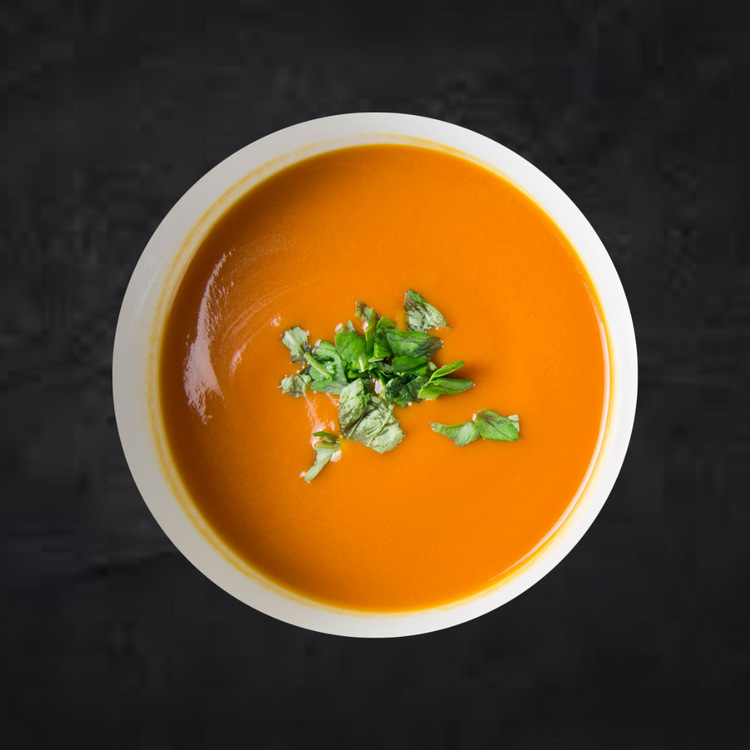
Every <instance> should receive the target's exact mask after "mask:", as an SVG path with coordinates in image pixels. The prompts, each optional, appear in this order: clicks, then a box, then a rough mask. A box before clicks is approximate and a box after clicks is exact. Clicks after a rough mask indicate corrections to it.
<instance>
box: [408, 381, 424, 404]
mask: <svg viewBox="0 0 750 750" xmlns="http://www.w3.org/2000/svg"><path fill="white" fill-rule="evenodd" d="M428 380H429V378H428V377H427V375H420V376H418V377H416V378H414V379H413V380H410V381H409V382H408V383H407V384H406V385H407V387H408V388H409V393H410V394H411V399H410V400H411V402H412V403H414V404H418V403H419V402H420V401H421V400H422V399H421V398H419V392H420V391H421V390H422V388H424V386H425V385H426V384H427V381H428Z"/></svg>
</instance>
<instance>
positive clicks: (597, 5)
mask: <svg viewBox="0 0 750 750" xmlns="http://www.w3.org/2000/svg"><path fill="white" fill-rule="evenodd" d="M742 5H743V4H742V3H737V4H736V7H737V9H738V11H737V12H733V11H732V6H731V5H729V4H724V3H720V2H706V3H703V4H701V5H699V6H696V9H693V8H691V6H690V5H687V4H685V3H681V2H673V3H662V2H644V3H628V2H577V3H574V2H546V3H543V2H525V3H515V4H512V5H511V4H506V3H491V4H487V5H486V7H474V8H472V9H471V11H468V10H465V9H462V8H463V6H459V5H457V4H435V3H429V4H428V3H416V2H414V3H407V2H406V0H404V2H402V3H401V4H400V5H384V4H368V5H366V6H363V7H356V6H355V5H354V4H339V5H335V4H332V3H321V2H317V3H314V2H309V3H306V4H304V5H300V6H293V5H290V4H289V3H272V2H247V3H239V4H237V3H234V4H232V5H226V6H225V5H223V4H219V3H217V4H214V5H213V6H212V9H211V10H210V11H209V10H205V9H204V10H195V9H194V6H192V5H185V4H181V3H175V4H174V5H172V4H160V3H156V2H152V3H135V2H123V3H118V4H108V5H107V4H102V3H93V2H88V3H75V4H74V3H65V2H46V1H42V0H34V1H33V2H25V3H12V4H10V5H8V4H3V6H2V9H0V19H1V24H2V28H3V37H2V42H1V43H0V86H1V91H2V115H3V119H2V132H0V149H2V182H1V183H0V188H1V189H2V205H1V210H2V214H1V215H0V218H1V222H0V232H1V235H0V239H1V241H2V254H1V255H0V260H1V262H2V276H0V284H1V285H2V286H1V291H2V294H1V295H0V311H1V312H2V330H1V332H0V336H1V338H0V347H1V351H2V359H1V363H2V366H1V368H0V378H1V379H0V405H1V409H2V412H1V414H2V422H0V425H1V435H2V451H1V452H0V461H2V468H1V469H0V471H1V475H0V476H1V479H2V484H1V486H2V507H3V511H4V514H5V515H6V516H7V519H8V528H9V541H8V544H9V557H8V561H9V565H8V601H7V607H6V608H5V612H6V620H7V628H8V638H7V641H6V656H7V672H6V674H7V679H8V687H9V693H8V697H7V699H6V711H7V714H8V717H9V723H8V727H9V732H10V735H9V746H10V747H12V748H17V747H64V746H69V745H72V743H73V742H74V740H75V742H76V743H77V746H78V747H110V746H111V747H134V748H135V747H143V748H152V747H153V748H157V747H180V748H181V747H199V746H202V747H211V748H224V747H240V746H242V747H269V748H287V747H307V746H308V745H309V744H311V742H312V739H313V737H316V736H319V737H323V738H325V739H327V740H328V741H329V743H330V744H338V743H341V744H342V745H343V746H345V747H353V748H356V747H360V746H372V747H390V746H392V745H396V746H399V745H403V746H406V747H423V746H424V747H431V748H432V747H434V748H448V747H470V748H475V747H550V748H558V747H594V748H597V747H616V748H628V747H648V748H661V747H670V748H671V747H674V748H693V747H707V748H734V747H747V746H748V743H750V723H749V722H748V719H747V718H746V715H745V714H746V713H747V707H748V704H750V650H749V649H748V645H747V641H748V636H749V635H750V617H748V602H747V597H748V588H749V587H748V582H749V568H750V566H749V562H750V545H749V534H748V532H749V531H750V482H749V481H748V478H749V477H748V474H749V472H748V461H749V459H750V450H749V449H750V427H749V423H750V409H749V408H748V388H749V386H748V382H750V356H749V354H748V344H750V295H749V290H750V264H749V261H748V257H749V255H750V254H748V252H747V241H748V232H747V228H748V221H747V213H748V209H747V192H746V188H747V179H746V173H747V169H748V167H749V166H750V159H748V145H747V144H748V140H747V139H748V132H750V127H749V126H750V117H749V116H748V104H747V99H748V84H747V80H746V78H745V77H744V75H746V66H747V63H748V54H747V52H746V49H747V45H748V41H749V40H748V33H747V26H745V25H744V24H743V23H742V20H741V18H742V14H741V12H740V10H739V9H741V7H742ZM369 110H381V111H397V112H409V113H415V114H421V115H427V116H432V117H437V118H440V119H444V120H447V121H449V122H454V123H458V124H461V125H464V126H466V127H469V128H471V129H474V130H476V131H478V132H480V133H482V134H484V135H486V136H489V137H490V138H493V139H496V140H497V141H499V142H501V143H503V144H505V145H507V146H509V147H510V148H512V149H514V150H515V151H517V152H518V153H520V154H521V155H523V156H525V157H526V158H527V159H529V160H530V161H531V162H532V163H534V164H535V165H536V166H538V167H539V168H541V169H542V170H543V171H544V172H545V173H546V174H548V175H549V176H550V177H551V178H552V179H553V180H554V181H555V182H557V183H558V184H559V185H560V186H561V187H562V188H563V189H564V190H565V191H566V192H567V193H568V194H569V195H570V196H571V198H572V199H573V200H574V201H575V203H576V204H577V205H578V206H579V207H580V208H581V209H582V211H583V212H584V214H586V216H587V217H588V218H589V220H590V221H591V223H592V224H593V226H594V228H595V229H596V230H597V232H598V233H599V234H600V236H601V238H602V239H603V241H604V244H605V245H606V247H607V248H608V250H609V252H610V254H611V256H612V259H613V261H614V263H615V265H616V267H617V270H618V272H619V274H620V276H621V279H622V282H623V284H624V287H625V290H626V292H627V294H628V297H629V300H630V303H631V306H632V313H633V318H634V322H635V328H636V335H637V339H638V346H639V357H640V394H639V406H638V415H637V419H636V425H635V430H634V434H633V438H632V442H631V446H630V450H629V453H628V456H627V459H626V461H625V465H624V467H623V470H622V473H621V476H620V479H619V481H618V483H617V485H616V487H615V489H614V491H613V493H612V495H611V497H610V499H609V501H608V502H607V504H606V506H605V508H604V510H603V511H602V513H601V515H600V516H599V518H598V520H597V521H596V522H595V524H594V526H593V527H592V528H591V530H590V531H589V533H588V534H587V535H586V536H585V538H584V539H583V540H582V541H581V542H580V544H579V545H578V546H577V547H576V548H575V550H574V551H573V552H572V553H571V554H570V555H569V556H568V557H567V558H566V559H565V561H564V562H563V563H562V564H560V565H559V566H558V567H557V568H556V569H555V570H554V571H553V572H552V573H550V574H549V575H548V576H547V577H546V578H544V579H543V580H542V581H541V582H540V583H538V584H537V585H536V586H534V587H533V588H532V589H531V590H529V591H528V592H527V593H525V594H524V595H522V596H521V597H520V598H518V599H516V600H514V601H513V602H512V603H510V604H508V605H507V606H504V607H502V608H501V609H500V610H497V611H495V612H493V613H491V614H488V615H486V616H484V617H482V618H480V619H478V620H475V621H473V622H470V623H468V624H465V625H462V626H460V627H456V628H453V629H450V630H447V631H443V632H439V633H434V634H430V635H425V636H419V637H413V638H405V639H396V640H384V641H378V640H371V641H359V640H353V639H345V638H338V637H333V636H325V635H320V634H315V633H311V632H306V631H303V630H300V629H297V628H295V627H292V626H288V625H285V624H282V623H279V622H276V621H274V620H271V619H270V618H268V617H266V616H264V615H261V614H259V613H256V612H255V611H253V610H252V609H250V608H248V607H246V606H244V605H242V604H240V603H239V602H237V601H235V600H234V599H232V598H231V597H230V596H229V595H227V594H225V593H224V592H223V591H221V590H220V589H218V588H217V587H216V586H215V585H214V584H212V583H210V582H209V581H208V580H207V579H206V578H204V577H203V576H202V575H201V574H200V573H199V572H198V571H197V570H195V569H194V568H193V567H192V566H191V565H190V564H189V563H188V562H187V561H186V560H184V559H183V558H182V557H181V555H180V554H179V553H177V552H176V550H175V549H174V548H173V546H172V545H171V544H170V542H169V541H168V540H167V539H166V537H165V536H164V534H163V533H162V532H161V530H160V529H159V527H158V526H157V525H156V523H155V521H154V520H153V518H152V517H151V515H150V514H149V512H148V510H147V508H146V506H145V504H144V503H143V502H142V500H141V498H140V496H139V494H138V492H137V490H136V488H135V486H134V484H133V481H132V479H131V477H130V474H129V471H128V468H127V466H126V463H125V459H124V457H123V454H122V450H121V448H120V443H119V439H118V436H117V430H116V426H115V420H114V414H113V407H112V396H111V352H112V344H113V337H114V330H115V324H116V320H117V315H118V312H119V307H120V303H121V301H122V297H123V294H124V292H125V288H126V285H127V282H128V279H129V277H130V274H131V272H132V270H133V268H134V266H135V264H136V262H137V260H138V257H139V255H140V253H141V251H142V249H143V247H144V246H145V244H146V242H147V240H148V238H149V237H150V236H151V234H152V232H153V231H154V230H155V228H156V226H157V225H158V223H159V221H160V220H161V219H162V218H163V216H164V215H165V214H166V213H167V212H168V210H169V209H170V208H171V207H172V205H173V204H174V203H175V202H176V201H177V200H178V199H179V197H180V196H181V195H182V194H183V193H184V192H185V191H186V190H187V189H188V188H189V187H190V186H191V185H192V184H193V183H194V182H195V181H196V180H197V179H198V178H200V177H201V176H202V175H203V174H204V173H205V172H206V171H208V170H209V169H210V168H211V167H213V166H214V165H215V164H217V163H218V162H219V161H221V160H222V159H224V158H225V157H226V156H228V155H230V154H231V153H233V152H234V151H236V150H237V149H239V148H240V147H242V146H244V145H246V144H247V143H249V142H251V141H253V140H255V139H256V138H258V137H260V136H263V135H265V134H267V133H270V132H272V131H274V130H277V129H279V128H282V127H285V126H287V125H291V124H294V123H296V122H299V121H302V120H307V119H310V118H314V117H318V116H322V115H329V114H335V113H340V112H350V111H369ZM407 720H408V723H405V722H406V721H407ZM241 735H244V737H245V744H243V745H240V744H237V743H235V739H236V738H237V737H239V736H241ZM0 742H1V740H0Z"/></svg>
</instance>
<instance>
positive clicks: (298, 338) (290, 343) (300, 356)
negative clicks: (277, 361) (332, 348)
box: [281, 326, 310, 363]
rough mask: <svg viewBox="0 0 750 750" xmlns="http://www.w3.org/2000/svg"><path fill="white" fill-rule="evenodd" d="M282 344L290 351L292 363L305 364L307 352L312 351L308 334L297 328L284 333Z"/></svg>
mask: <svg viewBox="0 0 750 750" xmlns="http://www.w3.org/2000/svg"><path fill="white" fill-rule="evenodd" d="M281 343H282V344H284V346H285V347H286V348H287V349H289V354H290V355H291V358H292V362H297V363H300V362H304V361H305V352H309V351H310V343H309V342H308V340H307V334H306V333H305V332H304V331H303V330H302V329H301V328H298V327H297V326H295V327H294V328H290V329H289V330H288V331H284V335H283V336H282V337H281Z"/></svg>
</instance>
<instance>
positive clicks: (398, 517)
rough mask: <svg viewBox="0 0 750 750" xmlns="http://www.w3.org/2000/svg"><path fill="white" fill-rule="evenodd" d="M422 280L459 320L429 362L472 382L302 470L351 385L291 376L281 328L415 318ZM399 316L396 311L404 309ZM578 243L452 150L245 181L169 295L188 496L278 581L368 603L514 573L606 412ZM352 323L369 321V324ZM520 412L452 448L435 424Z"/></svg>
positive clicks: (579, 471)
mask: <svg viewBox="0 0 750 750" xmlns="http://www.w3.org/2000/svg"><path fill="white" fill-rule="evenodd" d="M409 288H411V289H414V290H416V291H417V292H419V293H420V294H421V295H422V296H423V297H424V298H425V299H426V300H427V301H428V302H430V303H431V304H433V305H434V306H435V307H437V308H438V309H439V310H440V312H441V313H442V314H443V315H444V316H445V318H446V319H447V321H448V322H449V324H450V325H451V328H450V329H439V330H437V331H431V333H433V334H435V335H437V336H439V337H440V338H441V339H442V340H443V343H444V347H443V348H442V349H440V351H438V352H437V354H436V355H435V356H434V357H433V361H434V362H436V363H437V364H438V365H444V364H447V363H450V362H452V361H454V360H464V361H465V362H466V365H465V367H464V368H463V369H462V370H460V371H459V372H457V373H456V376H457V377H463V378H471V379H472V380H473V381H475V383H476V386H475V387H473V388H471V389H470V390H468V391H466V392H465V393H460V394H457V395H450V396H442V397H440V398H437V399H435V400H430V401H423V402H422V403H419V404H414V405H412V406H409V407H406V408H401V407H398V406H397V407H395V409H394V415H395V416H396V417H397V418H398V420H399V422H400V424H401V428H402V429H403V431H404V432H405V437H404V439H403V440H402V441H401V443H400V444H399V445H398V446H397V447H396V448H395V449H394V450H391V451H389V452H387V453H384V454H382V455H380V454H378V453H376V452H375V451H373V450H370V449H369V448H367V447H365V446H364V445H361V444H359V443H355V442H351V441H342V445H341V452H340V455H339V456H338V460H336V461H332V462H330V463H329V464H328V465H327V466H326V467H325V468H324V469H323V470H322V471H321V473H320V474H319V475H318V476H317V477H316V478H315V479H314V480H313V481H311V482H309V483H307V482H305V481H304V480H303V478H302V475H303V474H304V472H305V471H307V470H308V469H309V468H310V467H311V466H312V464H313V461H314V458H315V452H314V450H313V447H312V445H313V443H314V442H316V441H317V438H313V437H311V435H312V433H313V432H315V431H318V430H326V431H328V432H331V433H335V434H340V433H339V429H338V427H339V425H338V421H337V403H338V397H337V396H335V395H329V394H325V393H317V392H313V391H311V390H309V389H308V390H307V392H306V393H305V394H304V395H303V396H301V397H300V398H292V397H291V396H289V395H286V394H284V393H282V391H281V389H280V387H279V383H280V381H281V379H282V378H283V377H285V376H289V375H292V374H294V373H295V372H297V371H298V370H299V369H300V366H299V365H294V364H291V363H290V357H289V351H288V350H287V348H286V347H285V346H284V345H283V344H282V341H281V337H282V334H283V333H284V331H286V330H287V329H289V328H291V327H293V326H299V327H301V328H302V329H304V330H306V331H307V332H308V333H309V340H310V342H311V343H313V344H314V343H315V342H316V341H318V340H320V339H325V340H328V341H331V342H333V334H334V328H335V326H336V325H337V324H339V323H345V322H346V321H348V320H352V321H353V322H355V324H356V326H357V327H358V329H360V323H359V321H358V320H357V319H356V318H355V317H354V307H355V301H356V300H361V301H362V302H364V303H366V304H367V305H369V306H370V307H371V308H373V309H374V310H375V311H377V312H378V313H379V314H380V315H382V316H387V317H389V318H391V319H393V320H395V321H397V322H398V323H399V325H400V327H402V328H403V327H404V326H403V313H402V312H401V311H402V310H403V306H404V293H405V292H406V290H407V289H409ZM399 316H400V317H399ZM600 321H601V316H600V310H599V305H598V302H597V300H596V295H595V293H594V290H593V288H592V285H591V282H590V280H589V278H588V275H587V274H586V272H585V270H584V268H583V267H582V265H581V263H580V260H579V259H578V256H577V255H576V253H575V251H574V250H573V248H572V247H571V246H570V244H569V242H568V241H567V239H566V238H565V236H563V234H562V232H561V231H560V230H559V229H558V227H557V226H556V225H555V224H554V223H553V222H552V221H551V219H550V218H549V217H548V216H547V215H546V214H545V213H544V212H543V211H542V209H541V208H540V207H539V206H538V205H537V204H536V203H535V202H534V201H532V200H531V199H530V198H528V197H527V196H526V195H525V194H524V193H522V192H521V191H520V190H519V189H517V188H516V187H514V186H513V185H512V184H511V183H509V182H508V181H506V180H505V179H503V178H502V177H500V176H498V175H497V174H495V173H493V172H491V171H490V170H488V169H485V168H483V167H481V166H478V165H477V164H475V163H473V162H471V161H469V160H467V159H464V158H461V157H459V156H455V155H452V154H448V153H445V152H442V151H439V150H434V149H430V148H422V147H418V146H407V145H371V146H360V147H351V148H344V149H341V150H337V151H332V152H328V153H325V154H322V155H319V156H315V157H312V158H309V159H307V160H304V161H301V162H298V163H296V164H294V165H292V166H289V167H287V168H285V169H283V170H281V171H280V172H278V173H276V174H275V175H273V176H271V177H270V178H268V179H266V180H264V181H262V182H261V183H260V184H258V185H257V186H255V187H254V188H252V189H251V190H249V191H248V192H247V193H246V194H245V195H244V196H243V197H242V198H240V199H239V200H238V201H237V202H236V203H234V204H233V205H232V206H231V207H230V208H229V209H228V210H227V211H225V212H224V213H223V214H222V215H221V217H220V218H219V219H218V220H217V221H216V222H215V223H214V224H213V225H212V227H211V228H210V229H209V230H208V232H207V234H206V236H205V237H204V239H203V240H202V241H201V243H200V245H199V247H198V249H197V251H196V252H195V255H194V257H193V258H192V260H191V261H190V263H189V265H188V267H187V270H186V271H185V273H184V276H183V278H182V280H181V281H180V284H179V286H178V289H177V291H176V293H175V296H174V299H173V301H172V306H171V310H170V313H169V316H168V319H167V323H166V328H165V331H164V337H163V343H162V349H161V359H160V384H159V387H160V399H161V410H162V416H163V420H164V425H165V429H166V433H167V437H168V443H169V450H170V453H171V456H172V458H173V461H174V463H175V465H176V467H177V469H178V471H179V474H180V476H181V478H182V481H183V483H184V485H185V487H186V489H187V491H188V493H189V495H190V496H191V498H192V501H193V502H194V504H195V506H196V507H197V509H198V510H199V512H200V513H201V515H202V516H203V517H204V518H205V520H206V522H207V523H208V524H209V526H210V527H211V528H212V529H213V530H214V531H215V532H216V534H217V535H218V537H219V538H220V539H222V540H223V541H224V542H225V544H226V545H227V546H228V547H229V548H230V549H231V550H233V551H234V552H235V553H236V554H237V555H238V556H239V557H240V558H241V559H243V560H244V561H246V562H247V563H248V564H249V565H250V566H251V567H252V568H253V569H255V570H257V571H258V572H260V573H261V574H262V575H263V576H265V577H266V578H268V579H270V580H272V581H274V582H276V583H277V584H279V585H281V586H282V587H283V588H285V589H287V590H289V591H291V592H295V593H297V594H300V595H302V596H304V597H306V598H308V599H312V600H315V601H318V602H322V603H325V604H330V605H333V606H337V607H343V608H346V609H355V610H365V611H373V612H399V611H413V610H419V609H425V608H430V607H435V606H440V605H444V604H447V603H450V602H455V601H458V600H461V599H463V598H466V597H469V596H471V595H474V594H477V593H479V592H481V591H483V590H486V589H487V588H489V587H491V586H493V585H494V584H496V583H498V582H500V581H501V580H502V579H503V578H504V577H505V576H507V575H509V574H510V573H511V572H512V571H513V570H514V568H516V567H517V566H518V565H519V563H520V562H521V561H523V560H525V559H526V558H528V557H529V555H531V554H532V553H533V552H534V550H535V549H537V548H538V547H539V546H540V544H541V543H542V542H543V541H544V540H545V539H546V538H548V537H549V536H550V534H551V533H552V532H553V531H554V530H555V528H556V527H557V526H558V525H559V523H560V522H561V520H562V519H563V518H564V517H565V515H566V514H567V513H568V512H569V510H570V508H571V504H572V503H573V500H574V498H575V496H576V494H577V492H578V490H579V487H580V486H581V483H582V481H583V480H584V478H585V476H586V474H587V471H588V468H589V465H590V464H591V462H592V457H593V456H594V454H595V451H596V446H597V441H598V437H599V433H600V429H601V426H602V417H603V413H604V395H605V377H606V375H605V372H606V370H605V356H606V352H605V348H604V345H603V342H602V335H601V325H600ZM360 330H361V329H360ZM482 409H491V410H494V411H496V412H498V413H499V414H502V415H505V416H508V415H511V414H518V415H519V420H520V439H519V440H517V441H515V442H495V441H492V440H477V441H475V442H473V443H471V444H470V445H467V446H464V447H457V446H456V445H455V444H454V443H453V442H452V441H451V440H449V439H448V438H446V437H444V436H441V435H438V434H437V433H435V432H433V431H432V429H431V428H430V422H440V423H442V424H458V423H462V422H468V421H471V419H472V416H473V415H474V414H475V413H476V412H478V411H480V410H482Z"/></svg>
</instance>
